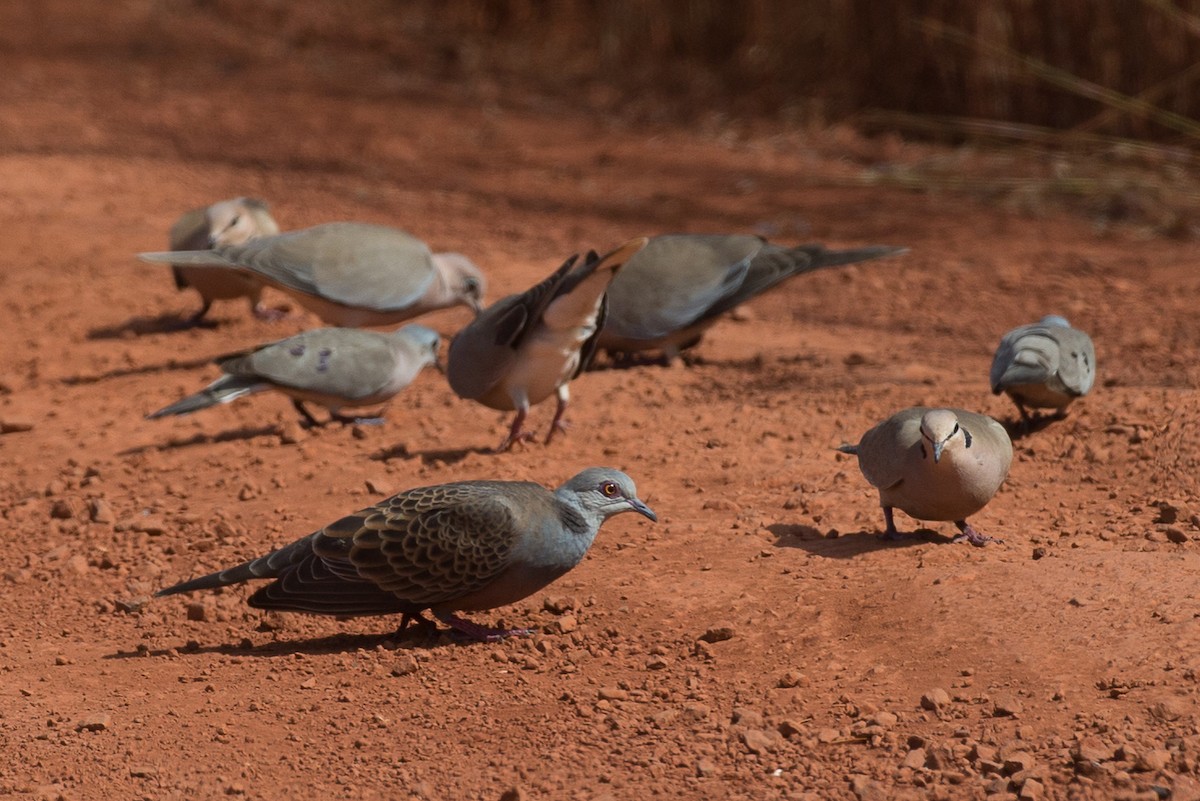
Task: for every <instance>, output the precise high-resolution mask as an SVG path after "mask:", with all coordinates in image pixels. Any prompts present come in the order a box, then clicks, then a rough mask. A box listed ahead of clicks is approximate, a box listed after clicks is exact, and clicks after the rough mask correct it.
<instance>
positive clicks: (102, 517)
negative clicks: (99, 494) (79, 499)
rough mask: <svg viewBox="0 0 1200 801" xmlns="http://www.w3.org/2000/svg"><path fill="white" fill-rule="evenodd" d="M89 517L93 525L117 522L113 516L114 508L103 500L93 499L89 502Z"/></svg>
mask: <svg viewBox="0 0 1200 801" xmlns="http://www.w3.org/2000/svg"><path fill="white" fill-rule="evenodd" d="M88 516H89V517H90V518H91V520H92V522H93V523H105V524H108V523H112V522H113V521H114V520H116V518H115V517H114V516H113V510H112V507H111V506H109V505H108V501H106V500H104V499H103V498H92V499H91V500H90V501H88Z"/></svg>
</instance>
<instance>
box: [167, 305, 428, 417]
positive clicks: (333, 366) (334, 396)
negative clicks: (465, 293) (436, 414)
mask: <svg viewBox="0 0 1200 801" xmlns="http://www.w3.org/2000/svg"><path fill="white" fill-rule="evenodd" d="M439 342H440V338H439V337H438V335H437V332H436V331H432V330H430V329H428V328H426V327H425V326H423V325H406V326H404V327H403V328H401V329H400V330H398V331H394V332H392V333H390V334H380V333H376V332H374V331H360V330H358V329H355V328H318V329H314V330H312V331H305V332H304V333H302V334H297V335H296V336H294V337H288V338H287V339H281V340H279V341H278V342H271V343H268V344H266V345H260V346H259V347H257V348H254V349H252V350H248V351H242V352H240V353H233V354H230V355H228V356H222V357H220V358H218V359H216V360H215V363H216V364H217V365H218V366H219V367H220V368H221V370H222V372H224V373H225V375H223V376H221V377H220V378H218V379H217V380H216V381H214V382H212V383H211V384H209V385H208V386H207V387H205V388H204V389H203V390H202V391H200V392H198V393H196V394H195V395H190V396H188V397H186V398H184V399H183V400H181V401H177V402H175V403H172V404H171V405H170V406H167V407H166V408H163V409H159V410H158V411H157V412H154V413H153V414H150V415H147V417H148V418H149V419H154V418H156V417H165V416H167V415H179V414H191V413H192V412H196V411H199V410H200V409H207V408H208V407H210V406H215V405H217V404H218V403H229V402H230V401H232V400H236V399H237V398H240V397H242V396H244V395H252V394H254V393H256V392H265V391H268V390H274V391H276V392H282V393H283V394H284V395H287V396H288V397H290V398H291V399H292V404H293V405H294V406H295V407H296V411H298V412H299V413H300V415H301V416H302V417H303V418H304V419H305V420H306V421H307V422H308V423H309V424H311V425H314V426H316V425H320V423H319V422H318V421H317V419H316V418H315V417H313V416H312V414H311V413H309V411H308V409H306V408H305V407H304V403H305V402H306V401H309V402H312V403H317V404H320V405H322V406H325V407H326V408H328V409H329V412H330V415H331V417H332V419H334V420H337V421H339V422H343V423H351V422H353V423H381V422H383V418H381V417H374V418H363V417H346V416H343V415H341V414H339V410H340V409H342V408H344V407H359V406H378V405H382V404H385V403H387V402H388V401H389V400H391V399H392V398H393V397H394V396H395V395H396V393H398V392H399V391H400V390H402V389H404V388H405V387H407V386H408V385H409V384H411V383H412V382H413V380H414V379H415V378H416V377H417V374H418V373H420V372H421V369H422V368H424V367H425V366H426V365H428V364H437V357H438V344H439Z"/></svg>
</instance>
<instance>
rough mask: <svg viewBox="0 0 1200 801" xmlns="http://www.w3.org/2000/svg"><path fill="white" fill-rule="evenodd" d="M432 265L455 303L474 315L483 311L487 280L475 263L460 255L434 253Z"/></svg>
mask: <svg viewBox="0 0 1200 801" xmlns="http://www.w3.org/2000/svg"><path fill="white" fill-rule="evenodd" d="M433 264H434V267H435V268H437V271H438V273H440V274H441V276H442V281H443V282H444V283H445V285H446V287H447V290H448V291H449V293H450V295H451V296H452V297H453V298H454V299H455V301H456V302H458V303H461V304H463V305H464V306H470V307H471V309H472V310H473V311H474V312H475V313H476V314H479V312H481V311H483V296H484V294H485V293H486V292H487V279H486V278H484V276H483V271H482V270H480V269H479V267H478V266H476V264H475V262H473V261H471V260H470V259H468V258H467V257H466V256H464V255H463V254H461V253H434V254H433Z"/></svg>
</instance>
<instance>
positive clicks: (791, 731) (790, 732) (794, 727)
mask: <svg viewBox="0 0 1200 801" xmlns="http://www.w3.org/2000/svg"><path fill="white" fill-rule="evenodd" d="M804 731H805V727H804V724H803V723H801V722H800V721H798V720H791V719H788V720H785V721H783V722H782V723H780V724H779V733H780V734H781V735H783V736H784V737H786V738H788V739H789V740H790V739H792V738H793V737H795V736H797V735H799V734H803V733H804Z"/></svg>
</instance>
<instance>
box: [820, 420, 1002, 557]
mask: <svg viewBox="0 0 1200 801" xmlns="http://www.w3.org/2000/svg"><path fill="white" fill-rule="evenodd" d="M838 450H840V451H842V452H843V453H850V454H855V455H857V456H858V466H859V469H861V470H862V474H863V475H864V476H866V479H867V481H869V482H871V484H872V485H873V486H874V487H876V488H877V489H878V490H879V503H880V504H881V505H882V506H883V519H884V522H885V523H886V524H887V527H886V529H885V530H884V532H883V536H884V537H885V538H887V539H897V538H898V537H899V536H900V534H899V532H897V531H896V522H895V520H894V519H893V517H892V509H893V507H894V508H897V509H900V510H901V511H903V512H904V513H905V514H907V515H909V516H910V517H914V518H916V519H918V520H953V521H954V524H955V525H956V526H958V529H959V531H960V532H961V533H960V534H959V535H958V536H957V537H955V538H954V539H955V541H956V542H957V541H959V540H964V539H965V540H968V541H969V542H970V543H971V544H972V545H983V544H984V543H985V542H988V541H990V540H992V538H991V537H988V536H986V535H984V534H981V533H980V532H979V531H978V530H976V529H975V528H974V527H972V526H971V525H970V524H969V523H968V522H967V517H968V516H970V515H973V514H975V513H976V512H978V511H979V510H980V509H982V508H983V507H984V506H985V505H986V504H987V502H988V501H990V500H991V499H992V496H994V495H995V494H996V491H997V490H998V489H1000V484H1001V483H1003V481H1004V477H1005V476H1007V475H1008V468H1009V465H1011V464H1012V442H1011V441H1010V440H1009V438H1008V433H1007V432H1006V431H1005V430H1004V426H1002V425H1000V424H999V423H997V422H996V421H995V420H993V419H992V418H990V417H988V416H986V415H982V414H976V413H975V412H968V411H964V410H962V409H928V408H925V407H922V406H915V407H912V408H909V409H905V410H903V411H901V412H897V413H896V414H894V415H892V416H891V417H889V418H888V419H886V420H884V421H883V422H882V423H880V424H879V425H877V426H875V427H874V428H872V429H871V430H870V431H868V432H867V433H865V434H863V436H862V439H861V440H860V441H859V443H858V444H857V445H842V446H841V447H840V448H838Z"/></svg>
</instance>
